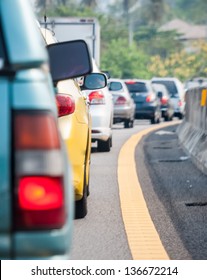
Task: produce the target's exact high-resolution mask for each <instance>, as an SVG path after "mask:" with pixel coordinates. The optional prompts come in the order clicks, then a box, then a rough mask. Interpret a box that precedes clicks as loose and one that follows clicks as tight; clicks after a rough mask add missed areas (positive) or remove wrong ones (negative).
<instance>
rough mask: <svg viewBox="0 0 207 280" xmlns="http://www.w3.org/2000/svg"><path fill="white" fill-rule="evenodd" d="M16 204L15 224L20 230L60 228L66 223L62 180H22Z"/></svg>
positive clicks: (30, 178)
mask: <svg viewBox="0 0 207 280" xmlns="http://www.w3.org/2000/svg"><path fill="white" fill-rule="evenodd" d="M16 203H17V205H16V208H15V217H16V219H15V221H16V222H15V224H16V227H17V228H18V229H38V228H45V229H49V228H60V227H62V226H63V224H64V222H65V218H66V217H65V209H64V194H63V187H62V179H61V178H51V177H43V176H42V177H40V176H38V177H35V176H29V177H23V178H20V180H19V185H18V195H17V201H16Z"/></svg>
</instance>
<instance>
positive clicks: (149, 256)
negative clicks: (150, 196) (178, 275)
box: [118, 121, 180, 260]
mask: <svg viewBox="0 0 207 280" xmlns="http://www.w3.org/2000/svg"><path fill="white" fill-rule="evenodd" d="M177 123H180V122H176V121H175V122H172V123H170V124H169V123H163V124H159V125H155V126H153V127H150V128H147V129H145V130H143V131H141V132H139V133H137V134H135V135H133V136H131V137H130V138H129V140H128V141H127V142H126V143H125V144H124V145H123V146H122V148H121V151H120V153H119V158H118V184H119V195H120V203H121V211H122V216H123V221H124V225H125V230H126V234H127V238H128V243H129V247H130V250H131V254H132V257H133V259H134V260H167V259H169V257H168V254H167V253H166V251H165V249H164V247H163V245H162V242H161V240H160V238H159V235H158V233H157V231H156V229H155V226H154V224H153V222H152V220H151V217H150V214H149V211H148V208H147V205H146V202H145V199H144V196H143V193H142V189H141V186H140V182H139V178H138V176H137V172H136V162H135V156H134V154H135V148H136V146H137V144H138V143H139V141H140V140H141V139H142V137H143V136H144V135H146V134H148V133H149V132H152V131H154V130H156V129H160V128H164V127H166V126H169V125H174V124H177Z"/></svg>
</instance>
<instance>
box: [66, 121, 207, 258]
mask: <svg viewBox="0 0 207 280" xmlns="http://www.w3.org/2000/svg"><path fill="white" fill-rule="evenodd" d="M149 126H150V124H149V122H148V121H137V122H136V125H135V127H134V128H130V129H124V128H123V126H122V125H116V126H114V128H113V148H112V150H111V152H109V153H98V152H97V151H96V148H95V146H93V148H92V160H91V179H90V196H89V198H88V215H87V216H86V218H84V219H80V220H75V221H74V224H75V227H74V238H73V246H72V252H71V259H73V260H130V259H132V256H131V252H130V248H129V246H128V242H127V237H126V232H125V228H124V224H123V221H122V214H121V210H120V202H119V188H118V182H117V164H118V163H117V159H118V155H119V151H120V149H121V147H122V145H123V144H124V143H125V142H126V141H127V139H128V138H129V137H130V136H131V135H133V134H136V133H138V132H139V131H141V130H143V129H145V128H147V127H149ZM175 131H176V126H172V127H169V128H163V129H160V130H157V131H156V132H153V133H151V134H150V135H148V136H146V137H144V138H143V140H142V141H141V143H140V144H139V145H138V146H137V148H136V151H135V159H136V167H137V174H138V177H139V181H140V183H141V187H142V191H143V194H144V197H145V200H146V203H147V206H148V209H149V212H150V214H151V218H152V220H153V222H154V224H155V227H156V229H157V231H158V233H159V235H160V238H161V240H162V244H163V246H164V248H165V250H166V251H167V253H168V255H169V257H170V259H174V260H179V259H180V260H181V259H207V242H206V241H207V227H206V224H207V223H206V222H207V214H206V205H207V203H206V202H207V184H206V183H207V180H206V176H205V175H203V174H202V173H201V172H200V171H199V170H198V169H197V168H195V166H194V165H193V164H192V162H191V159H190V158H189V157H188V156H187V155H186V154H185V153H184V151H183V150H182V148H181V147H180V145H179V144H178V140H177V135H176V133H175Z"/></svg>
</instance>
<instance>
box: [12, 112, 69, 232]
mask: <svg viewBox="0 0 207 280" xmlns="http://www.w3.org/2000/svg"><path fill="white" fill-rule="evenodd" d="M13 133H14V137H13V139H14V149H15V150H14V152H15V158H14V162H15V165H14V178H15V180H14V183H15V189H14V212H13V213H14V215H13V219H14V228H15V229H16V230H38V229H45V230H48V229H56V228H61V227H63V225H64V224H65V220H66V208H65V203H64V182H63V177H62V174H63V169H62V165H63V162H62V154H61V149H60V147H61V144H60V137H59V132H58V127H57V121H56V119H55V117H54V116H53V115H52V114H50V113H49V112H42V111H35V112H30V113H28V112H20V113H16V114H15V115H14V132H13ZM54 162H55V164H54Z"/></svg>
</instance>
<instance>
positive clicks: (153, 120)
mask: <svg viewBox="0 0 207 280" xmlns="http://www.w3.org/2000/svg"><path fill="white" fill-rule="evenodd" d="M150 122H151V124H155V123H156V120H155V116H153V117H152V118H151V119H150Z"/></svg>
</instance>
